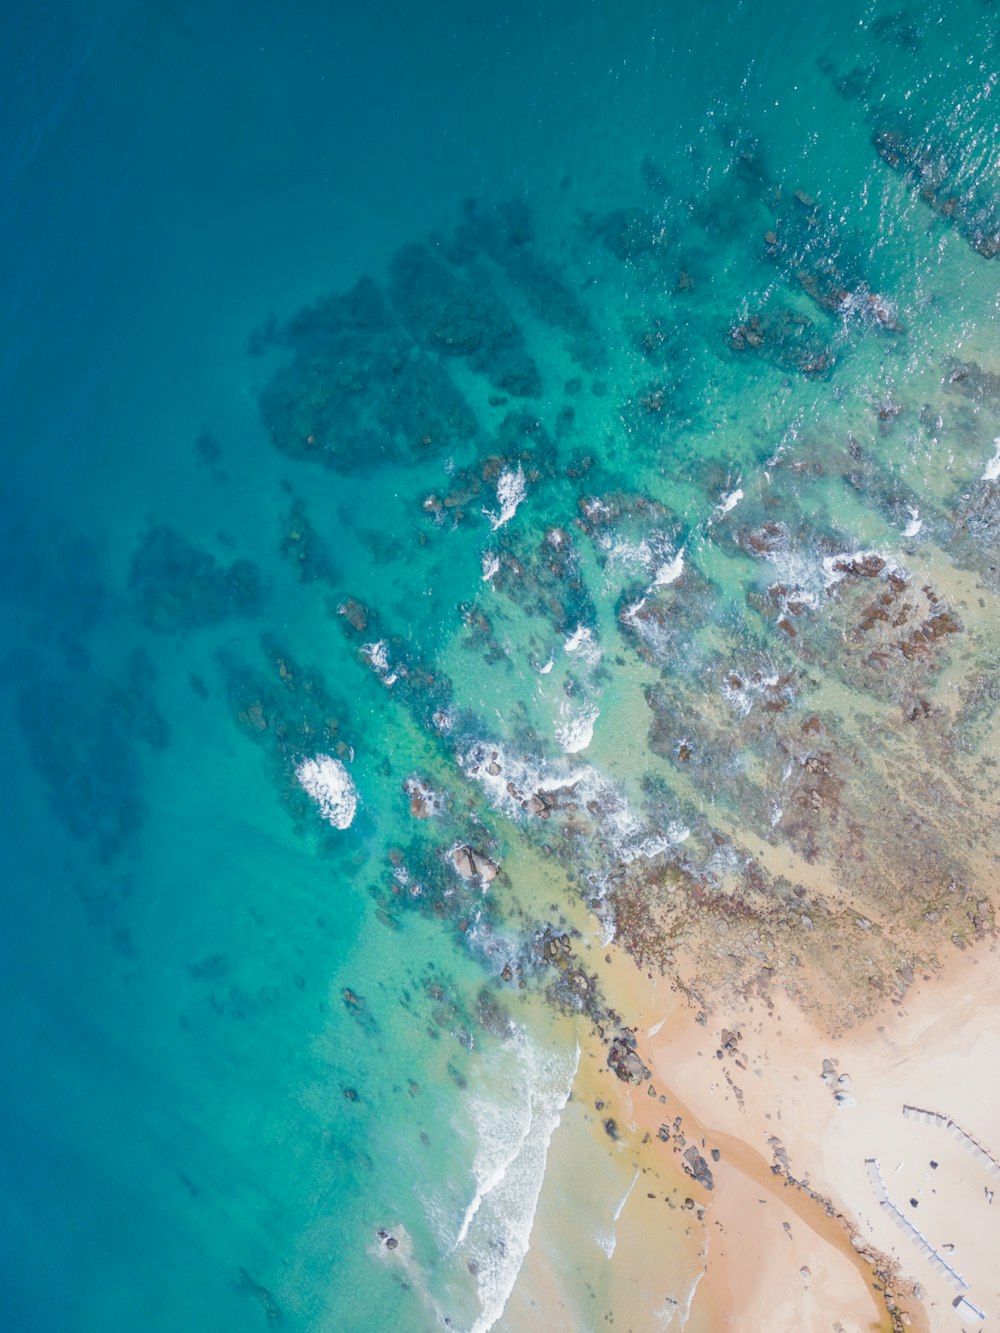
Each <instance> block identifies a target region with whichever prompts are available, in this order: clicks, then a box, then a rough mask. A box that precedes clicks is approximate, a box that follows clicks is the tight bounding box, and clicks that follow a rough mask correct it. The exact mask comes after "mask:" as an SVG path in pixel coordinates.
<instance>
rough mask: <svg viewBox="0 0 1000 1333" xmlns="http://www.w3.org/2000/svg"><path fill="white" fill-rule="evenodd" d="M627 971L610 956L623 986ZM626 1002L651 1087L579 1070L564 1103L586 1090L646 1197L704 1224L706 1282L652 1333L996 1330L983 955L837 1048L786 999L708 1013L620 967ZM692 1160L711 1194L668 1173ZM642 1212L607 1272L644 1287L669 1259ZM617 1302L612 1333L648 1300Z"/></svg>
mask: <svg viewBox="0 0 1000 1333" xmlns="http://www.w3.org/2000/svg"><path fill="white" fill-rule="evenodd" d="M628 968H629V964H628V961H627V960H626V959H625V958H623V957H621V956H617V957H616V959H615V966H614V969H613V970H614V971H615V972H616V973H617V975H618V977H619V979H621V978H624V977H625V976H626V974H627V971H628ZM643 987H645V991H646V996H645V999H643V998H642V997H641V996H640V994H639V992H640V991H641V990H642V989H643ZM631 989H632V1000H633V1004H634V1005H635V1006H636V1008H635V1010H634V1012H637V1013H641V1018H639V1019H638V1020H637V1024H636V1037H637V1053H638V1054H639V1055H640V1056H641V1058H642V1059H643V1060H644V1061H645V1063H646V1064H647V1066H648V1067H649V1069H650V1071H651V1079H650V1080H649V1081H648V1082H646V1083H644V1084H640V1085H638V1086H634V1087H633V1086H630V1085H628V1084H624V1083H620V1082H618V1080H616V1079H615V1078H614V1076H613V1075H612V1074H611V1073H610V1071H607V1072H605V1073H601V1072H600V1071H596V1070H595V1071H593V1073H592V1074H591V1075H590V1076H589V1082H590V1083H591V1085H592V1086H591V1088H590V1089H588V1088H587V1083H586V1081H585V1082H584V1083H583V1084H582V1085H581V1086H578V1089H577V1097H578V1098H580V1099H582V1098H584V1097H586V1096H587V1095H588V1092H589V1091H592V1090H593V1087H598V1088H600V1089H602V1095H603V1097H604V1098H605V1099H607V1100H606V1103H605V1104H607V1105H613V1106H614V1108H615V1114H616V1115H617V1116H618V1117H619V1119H620V1123H621V1126H622V1129H623V1131H624V1135H625V1137H627V1138H629V1139H630V1141H631V1144H632V1151H633V1155H634V1158H635V1161H636V1163H637V1165H638V1167H639V1168H640V1170H641V1171H642V1172H643V1176H644V1181H643V1183H645V1175H646V1173H648V1174H649V1176H650V1178H654V1177H655V1180H656V1183H657V1185H658V1187H659V1189H661V1190H663V1191H665V1192H666V1193H670V1191H671V1190H673V1191H674V1192H675V1195H676V1197H677V1198H678V1199H679V1200H682V1199H683V1196H686V1197H687V1207H688V1210H689V1212H690V1215H691V1217H692V1221H694V1222H697V1219H698V1218H699V1217H700V1216H701V1215H702V1210H704V1212H703V1224H702V1228H703V1229H702V1236H703V1240H702V1249H701V1264H702V1268H703V1270H704V1276H703V1279H702V1280H701V1281H699V1282H698V1283H697V1286H696V1288H695V1289H694V1291H693V1293H692V1299H691V1301H690V1308H689V1309H688V1310H687V1311H686V1312H684V1314H683V1318H679V1315H680V1314H681V1311H680V1310H679V1309H675V1310H674V1312H673V1313H672V1314H668V1313H664V1314H663V1316H662V1317H661V1320H660V1326H662V1327H664V1328H680V1327H684V1328H687V1329H688V1330H691V1333H702V1330H709V1329H721V1328H733V1329H736V1328H738V1329H742V1330H747V1331H748V1333H749V1331H751V1330H754V1331H755V1330H761V1333H763V1331H764V1330H767V1331H768V1333H783V1331H784V1330H788V1333H792V1331H793V1330H796V1331H800V1330H806V1329H808V1330H813V1329H816V1330H821V1329H833V1330H843V1331H844V1333H848V1331H850V1333H854V1330H868V1329H878V1328H886V1329H889V1328H893V1327H896V1328H900V1327H912V1328H917V1329H919V1328H923V1329H930V1330H938V1329H941V1330H956V1333H957V1331H958V1330H963V1329H973V1328H978V1327H980V1326H982V1325H981V1320H980V1318H979V1315H978V1313H977V1311H982V1312H984V1314H985V1316H986V1317H987V1319H991V1318H996V1317H998V1316H1000V1275H998V1272H997V1267H996V1263H995V1253H996V1247H997V1239H998V1234H997V1233H998V1231H1000V1211H996V1210H1000V1198H997V1199H996V1201H995V1202H994V1197H993V1191H994V1189H996V1188H997V1187H998V1186H1000V1179H998V1176H1000V1166H997V1167H993V1166H992V1163H991V1161H990V1154H991V1153H992V1152H993V1151H995V1145H998V1144H1000V1107H998V1105H997V1102H996V1098H995V1096H994V1091H993V1090H994V1086H995V1084H994V1079H993V1074H992V1071H993V1070H995V1069H996V1067H997V1062H998V1060H1000V1022H997V1021H996V1016H997V1015H998V1014H1000V958H998V955H997V953H996V950H995V946H993V945H992V944H991V943H984V944H981V945H980V946H979V947H978V948H977V949H975V950H968V951H965V952H960V953H959V952H956V953H955V955H954V956H953V957H952V958H951V959H950V960H949V961H948V962H947V963H946V965H945V966H944V967H943V968H942V970H941V971H940V973H939V974H937V975H934V976H931V974H930V973H926V974H924V977H923V978H918V980H917V982H916V983H915V984H914V986H913V987H912V989H911V990H910V992H909V995H908V996H907V998H906V1000H905V1002H904V1003H900V1004H898V1005H888V1006H886V1009H885V1010H884V1011H883V1012H881V1013H880V1014H879V1015H877V1016H876V1017H875V1018H873V1019H872V1020H871V1021H870V1022H869V1023H867V1024H866V1025H864V1026H859V1027H857V1028H855V1029H853V1030H851V1031H849V1032H848V1033H846V1034H845V1035H841V1036H839V1037H836V1038H834V1037H830V1036H828V1035H826V1033H825V1032H824V1030H823V1029H822V1027H821V1026H820V1025H819V1024H818V1023H816V1022H814V1021H812V1020H810V1019H809V1018H807V1017H806V1016H805V1015H804V1014H803V1013H801V1012H800V1011H798V1010H797V1009H796V1008H795V1007H794V1006H793V1005H792V1003H791V1002H790V1001H788V1000H787V999H778V998H777V997H776V999H775V1004H774V1007H773V1008H768V1007H767V1006H765V1005H757V1006H755V1007H754V1008H753V1010H752V1011H750V1010H748V1008H747V1006H741V1007H740V1008H739V1009H737V1008H735V1007H733V1008H732V1009H731V1010H727V1008H726V1006H725V1005H724V1004H723V1003H719V1004H717V1005H716V1006H715V1008H714V1009H713V1011H712V1012H711V1013H709V1014H707V1015H705V1014H704V1012H703V1011H702V1012H696V1011H695V1010H693V1009H692V1008H691V1007H689V1005H687V1004H686V1003H684V1002H683V1001H681V1000H679V997H678V996H677V994H676V993H674V992H671V991H669V990H668V989H667V987H666V984H665V983H656V984H653V983H649V982H644V980H643V979H641V978H640V977H639V976H638V975H637V974H635V971H634V969H633V976H632V978H631ZM581 1072H582V1071H581ZM663 1099H665V1100H663ZM904 1107H905V1108H907V1110H906V1111H905V1113H904ZM918 1111H920V1112H931V1113H933V1115H934V1116H938V1117H941V1119H940V1120H937V1119H933V1118H932V1117H928V1116H926V1115H923V1116H922V1115H919V1114H918ZM675 1125H679V1128H678V1129H675ZM661 1127H663V1128H662V1129H661ZM664 1131H666V1138H667V1141H666V1142H664V1141H662V1140H663V1138H664ZM692 1146H693V1147H695V1148H696V1150H697V1152H698V1154H700V1156H701V1157H702V1159H703V1161H704V1162H705V1164H706V1165H707V1166H708V1167H709V1169H710V1171H711V1174H712V1179H713V1188H712V1189H711V1190H708V1189H705V1188H703V1186H702V1185H701V1184H699V1183H697V1182H695V1181H693V1180H691V1179H689V1178H688V1175H689V1173H687V1174H685V1173H684V1171H683V1169H682V1168H683V1166H684V1153H685V1151H687V1150H689V1149H690V1148H691V1147H692ZM713 1150H714V1151H713ZM554 1166H556V1169H557V1170H558V1166H557V1165H556V1164H555V1163H554ZM879 1182H881V1184H880V1183H879ZM650 1189H652V1186H650ZM883 1190H884V1193H883ZM646 1194H647V1190H646V1189H643V1188H642V1187H640V1186H639V1185H637V1186H636V1188H635V1189H634V1190H633V1192H632V1194H631V1195H630V1196H629V1198H628V1199H627V1201H626V1203H625V1205H624V1207H623V1208H622V1210H621V1215H620V1217H619V1219H618V1222H617V1240H618V1245H617V1248H616V1251H615V1254H614V1257H613V1258H612V1259H611V1260H610V1265H611V1267H612V1268H616V1267H617V1268H618V1269H619V1270H624V1267H625V1266H627V1265H630V1266H633V1267H634V1266H635V1265H636V1263H637V1261H638V1258H639V1257H640V1256H641V1262H642V1264H643V1265H645V1266H646V1269H647V1272H648V1273H655V1272H656V1265H657V1263H658V1262H659V1263H661V1264H662V1262H663V1257H664V1255H666V1254H667V1253H668V1252H669V1250H670V1247H671V1246H673V1245H674V1244H675V1243H676V1235H675V1234H672V1232H671V1229H670V1228H668V1227H664V1226H662V1225H659V1224H655V1223H654V1224H651V1222H650V1218H649V1216H648V1212H647V1210H644V1209H643V1208H642V1207H641V1206H640V1202H639V1200H640V1199H641V1198H643V1197H644V1196H645V1195H646ZM680 1206H681V1208H682V1209H683V1207H684V1203H683V1201H681V1203H680ZM651 1228H652V1229H651ZM698 1229H699V1228H698V1226H697V1225H696V1226H695V1228H694V1230H695V1231H697V1230H698ZM657 1254H659V1260H658V1259H657ZM689 1259H690V1254H689ZM619 1285H620V1290H619V1294H618V1297H617V1298H616V1302H615V1313H616V1319H615V1325H616V1327H619V1328H620V1327H622V1326H624V1327H627V1328H632V1329H640V1328H643V1327H649V1324H648V1319H649V1309H650V1299H649V1293H648V1291H647V1292H644V1293H642V1294H641V1299H636V1300H635V1301H634V1302H633V1303H631V1304H632V1305H633V1308H632V1309H631V1310H630V1302H629V1300H628V1298H627V1295H628V1293H627V1284H624V1283H622V1284H619ZM635 1294H636V1296H637V1298H638V1297H639V1295H640V1293H639V1292H636V1293H635ZM644 1319H645V1320H646V1322H645V1323H644V1322H643V1320H644ZM539 1326H540V1325H539Z"/></svg>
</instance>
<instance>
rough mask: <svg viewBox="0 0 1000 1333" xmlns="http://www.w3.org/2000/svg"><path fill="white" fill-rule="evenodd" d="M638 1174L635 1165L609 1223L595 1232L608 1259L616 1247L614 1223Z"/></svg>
mask: <svg viewBox="0 0 1000 1333" xmlns="http://www.w3.org/2000/svg"><path fill="white" fill-rule="evenodd" d="M640 1174H641V1173H640V1170H639V1168H638V1167H636V1168H635V1175H634V1176H633V1177H632V1183H631V1184H630V1185H629V1187H628V1189H627V1190H626V1191H625V1193H624V1194H623V1195H622V1197H621V1198H620V1199H619V1200H618V1202H617V1203H616V1204H615V1207H614V1211H613V1212H612V1214H611V1225H610V1226H609V1227H608V1228H607V1229H606V1230H605V1231H599V1232H598V1233H597V1236H596V1237H595V1239H596V1241H597V1243H598V1245H600V1247H601V1249H602V1250H603V1251H604V1253H605V1254H606V1255H607V1256H608V1258H609V1259H610V1258H612V1256H613V1255H614V1252H615V1250H616V1249H617V1247H618V1236H617V1234H616V1232H615V1223H616V1222H617V1221H618V1219H619V1218H620V1217H621V1215H622V1210H623V1209H624V1207H625V1205H626V1204H627V1203H628V1200H629V1195H630V1194H631V1193H632V1191H633V1190H634V1189H635V1182H636V1181H637V1180H638V1179H639V1176H640Z"/></svg>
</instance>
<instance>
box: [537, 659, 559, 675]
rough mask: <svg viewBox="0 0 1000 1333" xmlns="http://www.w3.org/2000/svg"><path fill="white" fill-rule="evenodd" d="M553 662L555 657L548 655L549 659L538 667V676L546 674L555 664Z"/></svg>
mask: <svg viewBox="0 0 1000 1333" xmlns="http://www.w3.org/2000/svg"><path fill="white" fill-rule="evenodd" d="M555 664H556V659H555V658H554V657H550V658H549V660H548V661H547V662H546V663H545V664H544V665H543V666H540V667H539V668H538V674H539V675H540V676H547V675H548V674H549V672H550V671H551V670H552V668H553V667H554V666H555Z"/></svg>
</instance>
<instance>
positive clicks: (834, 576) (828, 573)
mask: <svg viewBox="0 0 1000 1333" xmlns="http://www.w3.org/2000/svg"><path fill="white" fill-rule="evenodd" d="M866 556H877V557H878V558H879V560H884V561H885V568H884V569H883V570H882V573H883V574H902V573H903V570H902V568H901V567H900V566H899V565H897V564H896V562H895V561H894V560H891V559H890V558H889V556H887V555H886V554H885V553H884V552H883V551H876V550H875V549H874V548H873V547H868V548H866V549H865V550H863V551H840V552H839V553H838V554H837V555H827V556H824V557H823V574H824V576H825V585H826V587H827V588H832V587H833V585H834V584H835V583H839V582H840V581H841V579H843V578H846V577H847V575H846V574H845V573H844V571H843V570H842V569H836V568H835V566H836V565H838V564H839V563H840V562H841V561H850V560H857V561H859V562H860V561H862V560H864V559H865V557H866Z"/></svg>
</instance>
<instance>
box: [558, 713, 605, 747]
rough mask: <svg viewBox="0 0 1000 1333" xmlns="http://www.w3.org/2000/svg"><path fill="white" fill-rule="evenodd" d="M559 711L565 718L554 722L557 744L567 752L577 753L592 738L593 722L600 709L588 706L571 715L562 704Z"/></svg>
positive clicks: (598, 715)
mask: <svg viewBox="0 0 1000 1333" xmlns="http://www.w3.org/2000/svg"><path fill="white" fill-rule="evenodd" d="M560 711H561V712H562V715H563V718H564V719H565V720H564V721H562V722H559V723H557V724H556V736H557V737H558V739H559V744H560V745H561V746H562V748H563V749H564V750H565V752H566V753H567V754H579V752H580V751H581V750H585V749H586V748H587V746H588V745H589V744H590V742H591V741H592V740H593V739H594V723H595V722H596V721H597V719H598V717H600V709H597V708H588V709H586V710H585V711H584V712H582V713H578V714H577V715H576V716H573V715H572V712H571V710H570V709H569V708H568V707H567V706H566V705H565V704H564V705H563V707H562V709H561V710H560Z"/></svg>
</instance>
